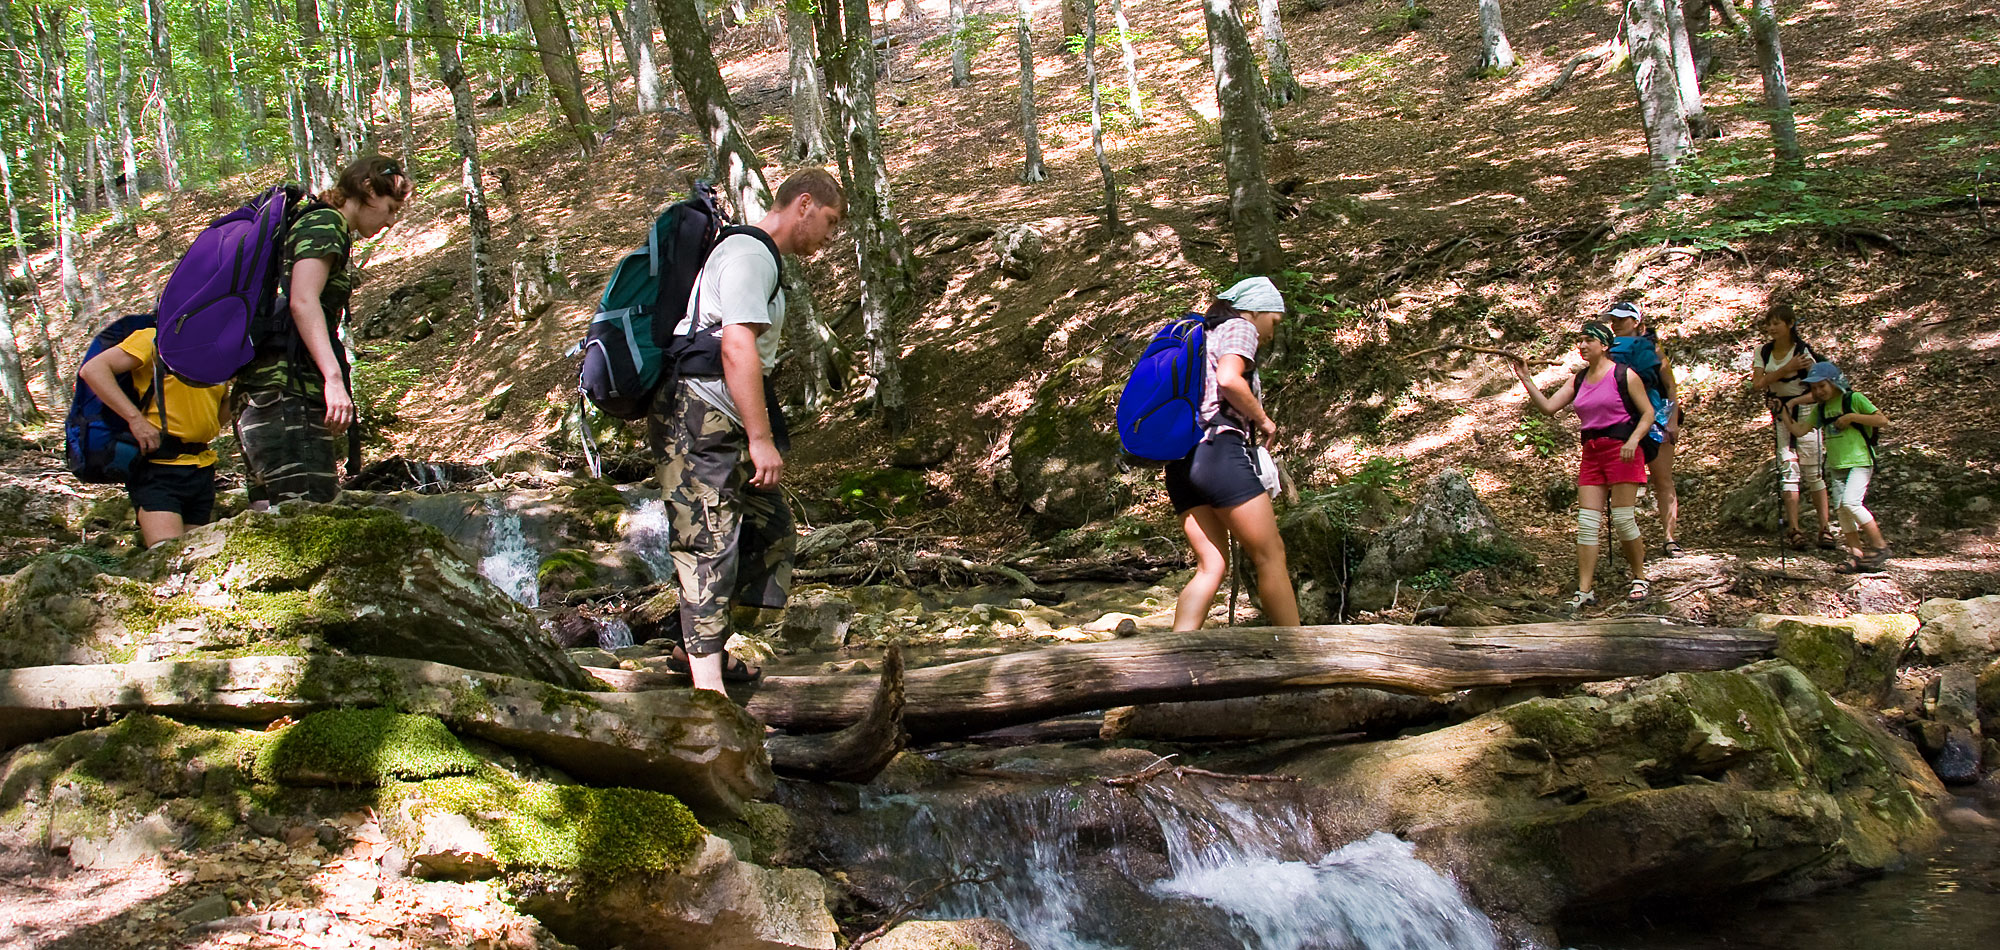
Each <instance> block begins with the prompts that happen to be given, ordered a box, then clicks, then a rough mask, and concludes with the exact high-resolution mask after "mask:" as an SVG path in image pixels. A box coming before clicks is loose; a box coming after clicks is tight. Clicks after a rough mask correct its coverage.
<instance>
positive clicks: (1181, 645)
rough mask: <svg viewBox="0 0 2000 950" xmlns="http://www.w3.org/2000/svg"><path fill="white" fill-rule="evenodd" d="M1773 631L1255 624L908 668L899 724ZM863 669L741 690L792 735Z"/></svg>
mask: <svg viewBox="0 0 2000 950" xmlns="http://www.w3.org/2000/svg"><path fill="white" fill-rule="evenodd" d="M1775 646H1776V638H1775V637H1774V636H1773V635H1771V634H1766V633H1761V632H1758V631H1754V630H1741V629H1723V628H1695V627H1670V626H1666V625H1662V624H1657V623H1653V622H1650V621H1612V622H1599V623H1542V624H1515V625H1509V626H1498V627H1462V628H1452V627H1405V626H1398V625H1395V624H1373V625H1365V626H1361V625H1357V626H1323V627H1255V628H1240V629H1230V628H1223V629H1215V630H1198V631H1190V632H1183V633H1167V634H1149V635H1147V636H1144V637H1134V638H1130V639H1124V640H1113V641H1110V642H1106V643H1089V644H1077V645H1071V646H1059V647H1048V648H1045V649H1040V650H1031V651H1027V652H1022V653H1012V654H1006V655H1003V656H996V657H987V658H983V659H977V660H966V661H963V662H959V663H951V664H947V665H944V666H934V667H929V668H926V669H920V670H913V671H911V672H910V673H909V674H908V675H907V676H906V677H905V678H904V695H905V702H906V706H905V708H904V711H903V723H904V726H905V728H907V729H908V730H909V733H910V736H911V738H912V739H914V740H915V741H917V742H937V741H941V740H945V739H951V738H959V737H964V736H969V735H976V734H978V733H981V732H986V731H989V730H992V729H1001V728H1005V727H1008V726H1017V725H1021V724H1024V723H1030V722H1039V721H1041V720H1044V719H1049V718H1052V717H1055V716H1063V715H1069V714H1072V713H1079V712H1088V711H1090V710H1093V709H1107V708H1110V707H1113V706H1129V705H1138V704H1142V703H1163V702H1186V701H1192V700H1208V699H1230V698H1234V697H1238V696H1259V695H1265V694H1271V693H1284V692H1294V691H1298V690H1306V689H1318V688H1320V687H1325V686H1370V687H1374V688H1377V689H1385V690H1390V691H1392V692H1402V693H1418V694H1431V693H1444V692H1453V691H1456V690H1461V689H1470V688H1473V687H1477V686H1510V685H1532V684H1540V683H1579V682H1591V681H1596V680H1607V679H1616V678H1619V677H1624V676H1654V675H1658V674H1662V673H1671V672H1677V671H1697V670H1721V669H1729V668H1732V667H1735V666H1738V665H1741V664H1743V663H1746V662H1749V661H1751V660H1755V659H1758V658H1761V657H1763V656H1766V655H1768V654H1769V653H1770V652H1771V650H1772V649H1773V648H1774V647H1775ZM875 690H876V686H875V682H874V678H873V677H868V676H766V677H764V678H763V680H762V681H761V682H759V683H757V684H755V685H754V686H747V687H742V688H740V689H738V690H737V691H735V693H734V695H736V696H737V697H738V699H739V701H742V702H744V703H745V705H746V707H747V708H748V709H749V711H750V714H751V715H752V716H755V717H757V719H759V720H761V721H762V722H764V723H766V724H768V725H772V726H776V727H778V728H780V729H784V730H786V731H788V732H826V731H831V730H835V729H842V728H846V727H847V726H850V725H852V724H854V723H856V722H859V721H860V720H861V718H862V717H863V716H864V715H865V714H866V712H867V710H868V708H869V706H870V704H871V703H872V702H873V701H874V698H875Z"/></svg>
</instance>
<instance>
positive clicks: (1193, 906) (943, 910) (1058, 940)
mask: <svg viewBox="0 0 2000 950" xmlns="http://www.w3.org/2000/svg"><path fill="white" fill-rule="evenodd" d="M1207 791H1212V789H1210V790H1204V789H1197V788H1189V787H1184V786H1182V785H1181V783H1178V782H1171V781H1167V782H1153V783H1149V784H1147V785H1144V786H1140V787H1138V788H1135V789H1133V790H1131V791H1129V792H1124V791H1119V792H1112V791H1109V790H1090V791H1087V792H1080V791H1077V790H1073V789H1054V790H1041V791H1031V790H1023V791H1020V792H1015V793H1008V794H1005V795H1002V796H994V797H981V798H979V799H977V800H974V801H971V802H965V801H953V802H949V803H947V802H942V801H924V800H920V799H919V798H918V797H913V796H885V797H880V798H876V799H874V800H873V801H868V800H864V802H863V807H864V809H871V808H879V809H880V812H881V815H880V819H879V820H880V822H881V824H880V825H879V827H880V828H881V829H882V830H883V832H884V834H883V836H882V837H880V838H878V839H877V840H875V841H874V842H872V846H870V847H868V848H867V849H866V850H865V852H863V853H857V854H854V855H851V857H852V858H854V859H856V863H857V864H861V865H864V866H868V867H870V868H871V869H872V870H874V871H876V872H878V873H883V874H886V875H887V876H888V877H890V878H891V879H895V880H901V881H918V880H923V879H928V880H929V881H931V882H936V881H939V880H946V879H951V878H979V877H984V878H986V879H985V880H983V881H979V882H977V883H972V884H965V885H960V886H958V887H956V888H954V889H952V890H951V891H949V892H947V893H946V895H945V896H944V897H943V898H942V900H941V901H940V902H939V905H938V906H937V907H935V908H933V909H932V910H931V911H930V912H928V914H927V915H928V916H934V917H938V918H956V917H982V916H983V917H994V918H998V919H1000V920H1003V921H1005V922H1006V923H1007V924H1008V925H1009V926H1010V927H1012V928H1013V929H1014V931H1015V932H1016V933H1017V934H1019V935H1020V937H1021V938H1022V939H1023V940H1024V941H1026V942H1027V944H1028V946H1029V947H1031V948H1033V950H1151V948H1155V947H1165V946H1174V947H1185V948H1209V947H1231V948H1234V947H1241V948H1244V950H1492V948H1495V947H1497V946H1498V944H1499V939H1498V936H1497V935H1496V933H1495V932H1494V929H1493V926H1492V923H1491V922H1490V921H1488V920H1487V919H1486V917H1485V915H1483V914H1481V913H1480V912H1479V910H1478V909H1476V908H1474V907H1473V906H1471V905H1470V904H1468V903H1466V901H1465V899H1464V897H1463V896H1461V895H1460V893H1459V891H1458V888H1457V886H1456V885H1454V884H1453V883H1452V881H1451V880H1450V879H1449V878H1447V877H1445V876H1444V875H1442V874H1440V873H1438V872H1437V871H1436V870H1435V869H1433V868H1431V867H1430V866H1429V865H1426V864H1425V863H1423V862H1422V861H1421V860H1419V859H1418V858H1417V857H1416V851H1415V848H1414V847H1413V846H1412V845H1410V844H1409V843H1408V842H1405V841H1402V840H1400V839H1398V838H1396V837H1394V836H1393V835H1388V834H1383V833H1376V834H1374V835H1371V836H1369V837H1366V838H1363V839H1361V840H1359V841H1354V842H1350V843H1347V844H1344V845H1342V846H1340V847H1337V848H1332V849H1330V850H1329V849H1327V848H1325V847H1323V846H1316V845H1315V842H1314V841H1313V840H1312V839H1313V837H1314V835H1313V833H1312V828H1313V822H1312V819H1311V816H1310V815H1309V814H1307V813H1306V812H1305V811H1304V810H1303V809H1301V808H1299V807H1297V806H1295V805H1290V804H1283V803H1274V802H1263V803H1259V804H1257V805H1255V806H1252V805H1248V804H1243V803H1237V802H1229V801H1222V800H1216V799H1213V798H1210V797H1209V796H1208V795H1207V794H1206V792H1207ZM1117 795H1133V796H1136V798H1137V801H1136V802H1135V801H1131V800H1125V801H1122V802H1120V801H1113V800H1111V798H1112V796H1117ZM1149 824H1150V825H1151V827H1148V825H1149ZM891 829H894V830H891ZM1162 842H1164V848H1162ZM1161 850H1164V852H1165V853H1164V854H1161V853H1159V852H1160V851H1161Z"/></svg>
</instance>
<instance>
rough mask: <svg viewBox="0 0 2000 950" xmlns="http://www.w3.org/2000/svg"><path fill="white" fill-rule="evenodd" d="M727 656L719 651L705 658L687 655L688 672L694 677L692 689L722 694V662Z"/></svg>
mask: <svg viewBox="0 0 2000 950" xmlns="http://www.w3.org/2000/svg"><path fill="white" fill-rule="evenodd" d="M728 655H729V654H727V653H725V652H722V651H719V650H718V651H716V652H714V653H710V654H707V655H705V656H703V655H698V654H689V655H688V672H689V673H691V674H692V675H693V676H694V688H695V689H705V690H709V691H711V692H717V693H720V692H722V660H723V658H724V657H727V656H728Z"/></svg>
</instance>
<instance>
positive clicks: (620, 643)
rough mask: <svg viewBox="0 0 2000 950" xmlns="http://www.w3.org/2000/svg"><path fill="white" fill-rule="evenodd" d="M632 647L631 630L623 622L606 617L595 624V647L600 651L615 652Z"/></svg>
mask: <svg viewBox="0 0 2000 950" xmlns="http://www.w3.org/2000/svg"><path fill="white" fill-rule="evenodd" d="M631 645H632V628H631V627H629V626H626V624H625V621H623V620H619V619H618V618H616V617H608V618H606V619H604V620H602V621H600V622H598V624H597V647H598V649H600V650H616V649H618V648H619V647H629V646H631Z"/></svg>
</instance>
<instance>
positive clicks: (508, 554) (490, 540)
mask: <svg viewBox="0 0 2000 950" xmlns="http://www.w3.org/2000/svg"><path fill="white" fill-rule="evenodd" d="M486 513H487V518H486V526H487V527H486V534H487V543H486V556H485V557H482V558H480V559H479V573H480V574H482V575H484V576H485V578H486V579H487V580H489V581H492V582H493V586H495V587H498V588H500V589H501V590H502V591H505V592H506V593H507V596H509V597H512V598H514V600H515V602H516V603H519V604H522V605H524V606H528V607H534V606H538V605H539V604H540V603H541V585H540V583H539V581H538V580H537V578H536V576H535V575H536V574H537V573H538V572H540V570H541V567H542V555H541V553H540V552H538V551H536V550H535V548H534V546H533V545H531V544H529V543H528V538H527V535H526V534H525V533H523V532H522V530H521V516H520V515H519V514H516V513H515V512H512V511H508V510H507V509H506V508H505V507H504V506H502V505H501V504H500V502H499V499H488V500H487V502H486Z"/></svg>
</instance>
